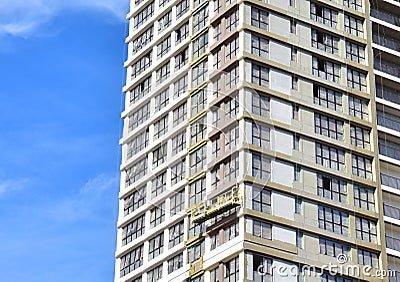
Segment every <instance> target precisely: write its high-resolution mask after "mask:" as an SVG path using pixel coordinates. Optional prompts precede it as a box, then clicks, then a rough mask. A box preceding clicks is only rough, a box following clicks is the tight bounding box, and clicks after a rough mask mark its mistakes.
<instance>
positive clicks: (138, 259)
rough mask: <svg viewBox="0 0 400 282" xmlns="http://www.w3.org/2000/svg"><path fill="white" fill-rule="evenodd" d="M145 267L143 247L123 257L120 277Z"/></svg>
mask: <svg viewBox="0 0 400 282" xmlns="http://www.w3.org/2000/svg"><path fill="white" fill-rule="evenodd" d="M142 265H143V245H141V246H139V247H137V248H135V249H134V250H132V251H130V252H129V253H127V254H126V255H124V256H122V257H121V263H120V268H119V270H120V277H123V276H125V275H127V274H129V273H131V272H132V271H134V270H135V269H137V268H139V267H141V266H142Z"/></svg>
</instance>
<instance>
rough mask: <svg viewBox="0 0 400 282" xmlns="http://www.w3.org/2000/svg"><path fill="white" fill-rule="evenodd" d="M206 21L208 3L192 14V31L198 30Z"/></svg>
mask: <svg viewBox="0 0 400 282" xmlns="http://www.w3.org/2000/svg"><path fill="white" fill-rule="evenodd" d="M207 23H208V5H206V6H205V7H204V8H201V9H200V11H198V12H196V14H194V15H193V33H194V34H195V33H196V32H199V31H200V30H201V29H202V28H203V27H205V26H206V25H207Z"/></svg>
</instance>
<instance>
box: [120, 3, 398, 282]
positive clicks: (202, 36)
mask: <svg viewBox="0 0 400 282" xmlns="http://www.w3.org/2000/svg"><path fill="white" fill-rule="evenodd" d="M127 19H128V20H129V33H128V37H127V39H126V43H127V45H128V59H127V61H126V62H125V68H126V70H127V79H126V85H125V87H124V88H123V91H124V92H125V93H126V100H125V109H124V111H123V112H122V118H123V119H124V129H123V136H122V138H121V141H120V143H121V145H122V164H121V186H120V194H119V197H120V205H119V219H118V235H117V237H118V238H117V250H116V267H115V281H118V282H119V281H121V282H122V281H129V282H139V281H148V282H152V281H177V282H182V281H206V282H216V281H400V260H399V259H400V150H398V148H399V143H400V142H399V140H400V87H399V85H400V72H399V70H400V36H399V35H400V2H399V1H397V0H396V1H395V0H371V1H370V2H369V1H367V0H331V1H329V0H318V1H317V0H311V1H309V0H263V1H259V0H246V1H232V0H226V1H223V0H209V1H207V0H193V1H192V0H135V1H131V5H130V12H129V14H128V16H127ZM329 265H337V266H341V267H342V270H341V271H339V272H340V274H336V275H335V273H334V271H333V272H332V271H331V272H329V271H328V269H327V267H326V266H329ZM346 267H347V268H346ZM343 268H345V269H344V270H343ZM349 269H350V271H349ZM351 269H353V270H351ZM354 269H358V271H356V270H354ZM382 270H384V271H388V270H391V271H390V272H389V273H382ZM395 270H399V274H397V275H396V272H395ZM388 276H391V277H388ZM397 279H399V280H397Z"/></svg>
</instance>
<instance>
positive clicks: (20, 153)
mask: <svg viewBox="0 0 400 282" xmlns="http://www.w3.org/2000/svg"><path fill="white" fill-rule="evenodd" d="M64 2H66V3H64ZM127 3H128V1H125V0H93V1H92V0H86V1H81V0H79V1H78V0H69V1H63V0H1V1H0V77H1V78H0V97H1V103H0V134H1V137H0V152H1V157H0V226H1V227H0V281H2V282H9V281H10V282H19V281H30V282H35V281H40V282H46V281H57V282H63V281H74V282H79V281H85V282H90V281H96V282H101V281H112V280H113V276H114V251H115V236H116V231H115V225H116V220H117V209H118V200H117V195H118V189H119V187H118V183H119V174H118V168H119V163H120V148H119V145H118V139H119V136H120V131H121V130H120V128H121V126H122V123H121V120H120V117H119V116H120V114H119V113H120V111H121V99H122V94H121V87H122V86H123V84H124V72H123V70H122V65H123V60H124V58H125V56H126V55H125V54H124V53H125V47H124V37H125V26H126V23H125V21H124V14H125V13H126V12H127V9H128V8H127V5H128V4H127Z"/></svg>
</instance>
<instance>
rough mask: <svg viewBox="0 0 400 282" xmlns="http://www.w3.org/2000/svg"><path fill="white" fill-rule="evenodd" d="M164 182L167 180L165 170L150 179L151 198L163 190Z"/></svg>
mask: <svg viewBox="0 0 400 282" xmlns="http://www.w3.org/2000/svg"><path fill="white" fill-rule="evenodd" d="M166 182H167V172H166V171H164V172H163V173H160V174H159V175H157V176H156V178H155V179H154V180H153V181H152V187H151V198H152V199H154V198H155V197H157V196H159V195H161V194H162V193H163V192H164V191H165V186H166Z"/></svg>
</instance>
